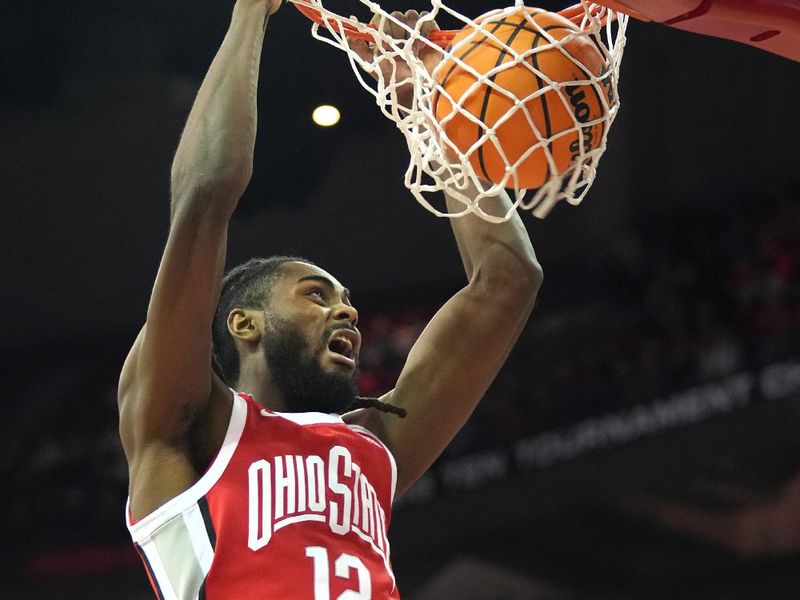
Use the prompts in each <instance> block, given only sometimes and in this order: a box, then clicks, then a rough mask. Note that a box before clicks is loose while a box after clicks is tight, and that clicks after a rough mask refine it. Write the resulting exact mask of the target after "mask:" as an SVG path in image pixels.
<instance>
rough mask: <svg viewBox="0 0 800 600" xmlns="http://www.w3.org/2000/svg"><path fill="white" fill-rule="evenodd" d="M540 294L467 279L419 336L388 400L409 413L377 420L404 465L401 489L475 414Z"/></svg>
mask: <svg viewBox="0 0 800 600" xmlns="http://www.w3.org/2000/svg"><path fill="white" fill-rule="evenodd" d="M535 291H536V290H535V289H533V290H531V288H529V287H525V286H519V287H515V285H514V284H511V285H510V286H505V287H504V288H501V287H498V286H493V285H485V284H484V285H481V284H478V285H473V284H470V286H468V287H466V288H464V289H463V290H461V291H460V292H459V293H458V294H456V295H455V296H454V297H453V298H451V299H450V301H449V302H448V303H447V304H445V305H444V306H443V307H442V308H441V309H440V310H439V312H438V313H437V314H436V316H434V318H433V319H432V320H431V322H430V323H429V324H428V326H427V327H426V328H425V330H424V331H423V333H422V334H421V335H420V337H419V339H418V340H417V342H416V344H415V345H414V347H413V348H412V350H411V352H410V353H409V356H408V360H407V362H406V365H405V367H404V368H403V371H402V373H401V375H400V378H399V379H398V381H397V385H396V387H395V389H394V390H393V391H392V392H391V393H390V396H389V397H387V398H386V400H387V401H390V402H392V403H393V404H395V405H398V406H401V407H403V408H405V409H406V410H407V412H408V416H407V417H406V418H405V419H397V418H393V417H392V416H391V415H389V416H381V417H380V418H381V421H382V423H381V430H382V437H383V438H384V439H385V441H386V443H387V445H388V446H389V448H390V449H391V450H392V452H393V453H394V455H395V458H396V459H397V462H398V468H399V470H400V473H399V475H400V479H399V482H398V491H402V490H403V489H404V488H405V487H407V486H408V485H410V484H411V483H412V482H413V481H414V480H416V479H417V478H418V477H419V476H420V475H421V474H422V473H423V472H424V471H425V470H426V469H427V468H428V467H429V466H430V465H431V464H432V463H433V461H434V460H435V459H436V458H437V457H438V456H439V455H440V454H441V452H442V451H443V450H444V448H445V447H446V446H447V444H448V443H449V442H450V441H451V440H452V439H453V437H454V436H455V434H456V433H457V432H458V430H459V429H460V428H461V427H462V426H463V425H464V423H465V422H466V420H467V419H468V418H469V416H470V415H471V414H472V411H473V410H474V409H475V406H476V405H477V403H478V401H479V400H480V399H481V398H482V397H483V395H484V394H485V393H486V390H487V389H488V387H489V385H490V384H491V382H492V381H493V380H494V378H495V376H496V375H497V373H498V371H499V370H500V368H501V366H502V365H503V362H504V361H505V359H506V357H507V356H508V354H509V352H510V351H511V348H512V347H513V345H514V343H515V341H516V340H517V338H518V336H519V333H520V331H521V330H522V327H523V326H524V325H525V321H526V320H527V318H528V315H529V314H530V310H531V308H532V307H533V302H534V300H535Z"/></svg>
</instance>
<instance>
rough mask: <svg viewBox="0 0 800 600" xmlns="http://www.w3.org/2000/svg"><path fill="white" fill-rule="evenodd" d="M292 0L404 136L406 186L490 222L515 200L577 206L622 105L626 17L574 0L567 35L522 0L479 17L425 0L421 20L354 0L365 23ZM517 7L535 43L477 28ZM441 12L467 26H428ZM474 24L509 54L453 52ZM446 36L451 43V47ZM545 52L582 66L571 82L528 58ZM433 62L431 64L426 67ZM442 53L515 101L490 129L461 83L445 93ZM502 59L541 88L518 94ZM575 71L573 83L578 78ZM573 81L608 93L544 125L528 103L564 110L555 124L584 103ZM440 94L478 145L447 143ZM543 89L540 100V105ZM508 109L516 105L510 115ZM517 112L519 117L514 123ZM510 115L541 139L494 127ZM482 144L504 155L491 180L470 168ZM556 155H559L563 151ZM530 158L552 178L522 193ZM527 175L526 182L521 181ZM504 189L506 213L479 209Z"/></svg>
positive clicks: (522, 205) (480, 87)
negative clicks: (592, 64) (520, 43)
mask: <svg viewBox="0 0 800 600" xmlns="http://www.w3.org/2000/svg"><path fill="white" fill-rule="evenodd" d="M290 1H291V2H292V3H293V4H295V6H296V8H297V9H298V10H299V11H300V12H301V13H302V14H304V15H305V16H306V17H308V18H309V19H310V20H312V21H313V24H312V35H313V36H314V37H315V38H316V39H318V40H320V41H323V42H325V43H328V44H330V45H332V46H335V47H337V48H339V49H340V50H343V51H344V52H346V54H347V55H348V59H349V61H350V64H351V67H352V68H353V71H354V73H355V75H356V78H357V80H358V81H359V83H360V84H361V85H362V87H364V88H365V89H366V90H367V91H368V92H369V93H370V94H372V95H373V96H374V97H375V99H376V104H377V105H378V106H379V108H380V110H381V111H382V113H383V114H384V115H385V116H386V117H387V118H389V119H391V120H392V121H393V122H394V123H395V124H396V126H397V127H398V129H399V130H400V131H401V132H402V133H403V135H404V137H405V139H406V142H407V145H408V149H409V152H410V161H409V165H408V168H407V170H406V173H405V184H406V187H407V188H408V189H409V190H410V191H411V193H412V195H413V196H414V197H415V199H416V200H417V201H418V202H419V203H420V204H421V205H422V206H423V207H425V208H426V209H427V210H429V211H430V212H432V213H433V214H435V215H437V216H441V217H458V216H463V215H465V214H469V213H474V214H476V215H478V216H479V217H481V218H484V219H486V220H488V221H493V222H499V221H505V220H507V219H509V218H510V217H511V216H512V215H513V212H514V210H516V209H517V208H519V209H522V210H528V211H531V212H532V213H533V214H534V215H535V216H537V217H544V216H546V215H547V213H548V212H549V211H550V210H551V209H552V207H553V206H554V205H555V204H556V203H558V202H559V201H561V200H566V201H567V202H568V203H570V204H579V203H580V202H581V201H582V200H583V198H584V197H585V196H586V194H587V192H588V190H589V188H590V187H591V185H592V183H593V181H594V179H595V177H596V170H597V165H598V162H599V160H600V157H601V156H602V154H603V152H604V151H605V148H606V139H607V135H608V130H609V127H610V125H611V123H612V122H613V120H614V118H615V117H616V114H617V111H618V108H619V99H618V95H617V93H616V92H617V89H618V85H617V83H618V77H619V66H620V61H621V58H622V52H623V49H624V45H625V28H626V24H627V16H626V15H624V14H620V13H616V12H614V11H612V10H609V9H608V8H606V7H604V6H600V5H598V4H594V3H590V2H588V0H582V1H581V3H580V4H576V5H575V6H572V7H570V8H568V9H565V10H564V11H561V13H560V15H561V16H560V17H558V16H557V15H556V17H557V18H560V19H562V22H565V20H568V21H569V22H570V23H567V25H569V26H570V29H571V30H570V31H569V32H567V34H566V35H551V34H549V33H547V31H546V30H545V29H543V28H542V26H541V25H540V24H538V23H537V22H536V21H535V20H534V18H533V17H532V15H534V14H540V13H543V12H545V11H541V10H539V9H528V8H526V7H525V6H524V5H523V4H522V0H515V1H516V4H515V5H514V6H511V7H508V8H504V9H498V10H495V11H492V12H491V13H488V14H487V15H483V16H482V17H480V18H479V19H475V20H472V19H470V18H468V17H466V16H464V15H462V14H460V13H458V12H457V11H455V10H454V9H453V8H450V7H448V6H446V5H445V4H443V0H431V10H430V12H429V13H427V14H425V13H423V15H424V16H420V17H419V18H416V14H415V15H414V17H413V18H408V14H407V15H406V17H407V18H406V20H403V16H398V15H400V13H396V12H395V13H389V12H388V11H387V10H384V9H382V8H381V7H380V6H379V5H378V4H376V3H375V2H372V1H371V0H357V1H358V2H360V3H361V4H363V5H365V6H366V7H367V8H369V9H370V11H371V12H372V13H373V15H374V17H373V19H372V22H371V23H370V24H365V23H363V22H360V21H359V20H357V19H356V18H355V17H349V18H348V17H343V16H341V15H338V14H336V13H333V12H331V11H330V10H329V9H327V8H326V7H324V6H323V4H322V1H323V0H290ZM354 1H355V0H354ZM520 14H524V15H525V17H524V18H525V19H527V20H528V23H526V24H525V25H524V26H525V27H526V28H536V29H538V30H539V31H540V32H541V35H540V37H539V38H537V39H539V40H540V41H539V42H536V43H534V47H532V48H528V50H524V49H523V50H520V49H519V48H516V49H514V48H511V47H510V46H508V45H506V41H505V39H500V38H499V37H498V36H495V35H493V34H491V33H490V32H489V31H488V30H487V29H484V28H483V25H482V23H489V22H497V21H498V20H506V19H508V18H516V19H519V18H520ZM547 14H552V13H547ZM439 18H442V19H456V20H457V21H459V22H460V23H463V24H464V28H463V29H462V30H451V31H439V30H434V31H430V27H431V25H435V21H434V19H439ZM565 27H566V26H563V27H561V29H562V31H566V29H565ZM470 28H471V29H472V30H473V31H475V32H479V34H477V35H476V36H472V41H471V42H467V43H472V44H473V45H474V44H481V43H483V41H489V40H490V41H489V44H490V46H493V47H500V48H503V47H505V48H506V49H507V50H508V52H507V53H508V54H509V55H513V60H512V61H506V62H504V61H499V62H498V64H497V65H495V66H494V67H492V68H488V70H487V69H486V68H483V67H482V68H481V69H480V70H479V71H476V70H475V67H474V66H473V65H471V64H468V63H469V61H465V60H462V58H461V57H460V56H459V53H458V52H456V46H457V45H458V44H459V43H461V42H464V38H465V36H464V35H463V32H464V31H465V30H470ZM390 32H391V33H392V35H390ZM459 32H462V35H461V36H460V41H459V39H456V41H455V42H454V38H456V34H458V33H459ZM393 36H394V37H393ZM398 37H402V39H398ZM466 37H467V38H470V36H466ZM365 42H366V43H365ZM451 44H453V48H449V47H448V46H450V45H451ZM570 44H579V45H580V44H583V45H584V46H590V47H592V48H596V52H595V54H597V55H598V56H599V57H601V58H600V59H598V60H600V61H601V62H602V69H600V68H599V67H597V68H595V69H594V72H592V71H591V70H590V69H587V68H586V67H585V66H584V65H583V64H582V63H581V60H580V59H579V58H576V57H575V56H573V55H572V54H571V51H570ZM540 51H541V52H549V53H551V54H552V53H555V54H556V55H557V56H561V58H560V59H558V60H560V62H561V64H562V65H566V66H565V67H564V68H568V69H572V70H573V72H574V73H576V74H577V75H576V76H570V81H569V82H567V81H562V80H558V79H557V78H556V79H553V78H551V77H550V76H549V75H548V74H547V73H543V72H540V71H538V70H537V67H536V64H537V61H536V60H531V58H532V57H534V58H535V55H536V53H537V52H540ZM423 54H424V55H425V56H423ZM460 54H464V53H463V52H461V53H460ZM431 56H433V57H434V58H435V59H436V60H435V61H433V62H431V61H426V57H428V58H430V57H431ZM436 62H438V66H433V65H435V64H436ZM445 62H448V63H450V65H451V66H452V65H456V66H457V68H458V69H459V70H460V71H461V72H463V73H464V74H465V76H467V77H468V78H470V77H471V78H472V80H473V81H472V85H471V87H470V89H471V90H472V92H475V93H477V92H479V93H480V94H483V95H484V96H485V97H486V98H489V97H490V96H489V95H491V97H495V96H496V97H497V98H501V99H502V98H507V99H508V101H509V102H510V103H511V105H513V106H512V108H510V109H508V112H507V113H506V114H502V110H505V109H502V110H501V114H500V115H499V116H497V115H496V116H495V117H494V119H495V120H494V121H492V123H493V124H492V125H488V126H487V125H486V123H484V122H483V117H482V116H481V114H478V115H477V116H475V115H473V114H470V112H469V110H470V107H469V106H465V104H467V103H468V102H466V101H465V100H464V98H465V97H467V96H469V93H464V94H460V92H459V94H460V95H459V97H453V94H454V93H455V92H454V91H453V89H449V90H448V89H447V86H446V85H444V84H443V83H442V82H441V81H440V80H439V79H438V75H439V71H438V69H439V67H442V65H443V64H444V63H445ZM545 62H547V61H545ZM529 63H530V64H529ZM531 64H532V65H534V66H531ZM570 64H574V65H575V68H572V67H570V66H569V65H570ZM509 67H510V68H514V69H522V71H525V70H526V69H527V71H525V72H530V74H529V75H527V76H528V77H531V76H532V75H533V76H535V77H536V80H537V81H539V86H538V87H539V89H532V90H529V91H528V92H525V93H524V94H522V95H518V96H515V93H518V92H514V91H512V89H511V88H509V89H506V88H505V87H504V86H506V85H508V81H509V80H508V79H507V78H505V75H506V74H503V73H502V71H503V70H504V69H506V68H509ZM364 73H368V74H369V75H370V76H372V78H374V79H375V81H374V82H373V81H372V80H371V78H370V77H366V78H365V77H364ZM573 77H576V79H577V80H580V81H577V80H576V81H574V82H573V81H572V78H573ZM504 78H505V79H504ZM575 86H590V87H587V88H585V90H587V93H588V91H589V90H592V89H595V88H596V89H598V90H599V89H603V90H605V92H604V93H603V94H599V95H598V94H597V93H594V96H595V97H598V98H600V96H602V102H601V105H602V106H601V110H600V109H598V110H600V113H595V114H594V115H593V116H591V115H590V116H589V118H588V119H578V118H577V116H571V117H569V118H568V119H567V122H566V125H565V124H564V123H562V126H565V127H567V129H566V130H564V129H563V127H562V129H558V130H553V131H551V129H550V127H549V125H548V126H547V127H544V126H543V125H542V123H541V122H539V121H537V118H538V117H537V116H536V114H533V113H534V112H535V111H533V110H532V108H534V107H535V105H540V104H544V106H545V108H547V107H548V106H549V107H550V110H554V111H555V112H556V113H557V114H558V113H560V114H561V115H562V117H561V120H562V121H563V120H564V118H566V117H564V115H568V114H572V113H575V115H577V114H578V112H579V111H577V110H573V111H571V105H570V103H571V102H572V103H573V108H574V102H575V101H576V100H575V97H576V94H574V93H573V94H572V95H570V94H569V91H568V90H569V89H570V88H575ZM577 89H580V88H577ZM476 90H477V92H476ZM440 98H441V99H443V102H444V103H445V104H446V105H448V106H452V107H453V109H454V112H456V113H458V118H461V119H462V120H463V119H466V121H465V123H467V126H468V127H475V128H476V130H477V131H480V132H481V133H480V135H479V136H478V138H477V140H476V141H475V143H474V144H473V143H471V142H470V143H468V144H467V145H466V146H465V145H463V144H462V145H461V146H459V145H458V144H457V143H454V141H453V139H452V134H453V131H452V130H451V129H449V128H448V125H447V123H448V122H449V121H452V120H453V119H454V117H453V116H452V115H449V116H447V117H446V118H444V119H442V115H441V114H437V108H436V107H437V102H438V101H439V99H440ZM544 98H547V101H546V102H545V101H544V100H543V99H544ZM401 99H402V101H401ZM512 110H515V111H517V113H518V114H517V115H516V116H514V115H512V114H511V113H512ZM520 115H523V116H520ZM520 118H522V119H523V120H522V121H519V119H520ZM570 119H571V124H570ZM505 122H508V123H509V125H508V127H510V128H511V130H512V131H516V129H518V128H519V124H520V123H523V124H524V123H528V124H529V127H528V128H529V129H530V130H531V131H532V132H533V133H535V136H536V139H531V140H530V143H529V144H528V141H527V138H525V139H523V140H522V142H520V141H519V140H516V139H510V138H508V135H509V134H508V132H506V133H505V134H502V132H500V134H502V135H498V132H499V130H500V129H501V128H502V124H503V123H505ZM543 132H544V133H543ZM503 136H505V138H504V137H503ZM590 142H591V143H590ZM508 143H511V146H517V147H518V146H519V144H520V143H523V147H527V148H528V149H527V150H525V151H524V152H522V154H520V153H519V152H511V151H509V148H507V147H506V145H507V144H508ZM470 144H471V145H470ZM524 144H528V146H524ZM565 145H569V146H570V153H571V154H572V157H571V158H569V156H567V160H569V161H570V163H569V164H567V163H566V162H565V159H564V158H563V157H562V158H561V159H557V156H556V154H554V152H558V147H562V148H564V147H565ZM467 146H469V147H467ZM573 146H574V149H573ZM479 148H483V149H487V148H489V149H493V151H494V154H495V160H496V161H497V160H499V161H501V163H500V166H499V168H500V170H499V171H498V170H497V169H495V171H494V173H495V176H494V177H492V179H493V181H491V182H488V181H486V180H484V179H481V178H480V177H479V176H478V173H482V174H485V171H481V170H480V169H477V168H476V167H475V166H474V165H473V164H472V163H471V161H472V160H473V155H477V154H478V149H479ZM512 150H513V148H512ZM561 153H562V154H563V150H562V151H561ZM542 157H543V159H542ZM530 160H533V161H535V162H536V161H538V162H539V163H541V160H545V161H546V164H547V165H548V167H547V175H546V177H545V180H544V182H543V183H541V184H539V183H536V184H535V185H537V186H538V187H537V188H536V189H532V190H526V189H523V188H522V186H521V185H520V184H519V181H520V179H519V178H518V174H519V173H520V171H519V170H520V169H523V168H525V165H526V161H530ZM503 164H504V165H505V166H504V167H503V166H502V165H503ZM522 181H526V180H525V179H524V178H523V179H522ZM527 181H531V180H527ZM538 181H541V180H538ZM531 183H533V181H531ZM503 188H507V189H509V191H511V192H513V194H512V196H513V198H514V203H513V207H512V209H511V210H509V212H508V213H507V214H506V215H504V216H502V217H495V216H491V215H489V214H487V213H486V212H484V210H483V209H482V207H481V202H482V200H484V199H485V198H487V197H490V196H494V195H496V194H497V193H498V192H500V191H501V190H502V189H503ZM442 190H445V191H446V192H447V193H448V195H450V196H451V197H453V198H455V199H456V200H458V201H460V202H461V203H462V204H463V208H462V209H461V210H459V211H454V212H447V211H446V210H445V209H444V208H442V210H439V209H438V208H436V205H435V204H436V202H434V199H433V196H432V194H436V199H437V201H438V202H439V203H440V202H441V198H440V195H439V194H438V193H437V192H441V191H442ZM475 190H477V194H476V193H475Z"/></svg>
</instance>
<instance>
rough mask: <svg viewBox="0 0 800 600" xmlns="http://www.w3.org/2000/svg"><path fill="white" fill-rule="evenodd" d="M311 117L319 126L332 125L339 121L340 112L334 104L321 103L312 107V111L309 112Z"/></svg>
mask: <svg viewBox="0 0 800 600" xmlns="http://www.w3.org/2000/svg"><path fill="white" fill-rule="evenodd" d="M311 118H312V119H313V120H314V123H316V124H317V125H319V126H320V127H333V126H334V125H336V124H337V123H338V122H339V119H340V118H341V113H340V112H339V109H338V108H336V107H335V106H331V105H330V104H322V105H320V106H318V107H317V108H315V109H314V112H313V113H311Z"/></svg>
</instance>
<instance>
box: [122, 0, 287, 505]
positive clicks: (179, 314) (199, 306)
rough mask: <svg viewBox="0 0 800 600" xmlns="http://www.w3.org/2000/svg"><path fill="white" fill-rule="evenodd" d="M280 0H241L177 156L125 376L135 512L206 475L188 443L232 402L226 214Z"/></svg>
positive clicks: (239, 189) (241, 178)
mask: <svg viewBox="0 0 800 600" xmlns="http://www.w3.org/2000/svg"><path fill="white" fill-rule="evenodd" d="M278 6H279V2H278V1H277V0H238V1H237V3H236V5H235V7H234V10H233V16H232V19H231V23H230V28H229V30H228V32H227V34H226V37H225V40H224V41H223V43H222V46H221V47H220V49H219V51H218V53H217V55H216V57H215V58H214V61H213V63H212V65H211V67H210V69H209V71H208V74H207V75H206V77H205V80H204V81H203V83H202V86H201V87H200V91H199V93H198V95H197V99H196V101H195V104H194V106H193V108H192V111H191V114H190V116H189V119H188V121H187V123H186V127H185V129H184V132H183V135H182V137H181V141H180V144H179V146H178V151H177V153H176V156H175V160H174V163H173V167H172V177H171V194H172V204H171V218H170V231H169V237H168V239H167V244H166V248H165V250H164V254H163V257H162V260H161V265H160V267H159V271H158V275H157V277H156V282H155V285H154V287H153V292H152V296H151V298H150V304H149V307H148V310H147V321H146V324H145V326H144V328H143V329H142V331H141V333H140V334H139V336H138V337H137V339H136V341H135V342H134V345H133V348H132V349H131V352H130V354H129V355H128V358H127V360H126V362H125V365H124V367H123V370H122V374H121V377H120V385H119V403H120V434H121V437H122V442H123V446H124V448H125V452H126V455H127V457H128V461H129V466H130V475H131V488H130V496H131V505H132V510H133V513H134V517H135V518H136V517H140V516H143V515H144V514H147V513H148V512H150V510H152V509H153V508H155V507H157V506H159V505H160V504H161V503H163V502H164V501H166V500H168V499H170V498H172V497H173V496H175V495H176V494H177V493H180V492H181V491H183V490H184V489H186V488H187V487H188V486H189V485H191V484H192V483H193V482H194V480H195V479H196V476H197V474H196V472H195V471H196V469H195V467H196V466H197V465H193V464H192V461H191V460H190V457H189V456H188V450H187V448H188V440H187V437H188V432H189V430H190V427H191V425H192V422H193V419H194V417H195V416H196V415H198V414H201V413H202V414H203V415H204V416H205V417H206V418H205V419H203V422H205V423H209V425H208V428H209V429H210V430H208V431H201V432H199V436H200V439H201V444H205V445H207V446H211V447H213V446H214V445H216V446H217V448H218V447H219V445H221V442H222V436H223V435H224V429H223V430H219V428H215V426H214V423H219V422H222V421H224V418H213V416H212V418H208V417H209V412H213V411H217V412H220V411H221V412H224V411H225V410H227V411H228V412H229V411H230V406H229V404H228V405H225V400H224V398H225V395H226V390H225V386H224V385H223V384H222V383H221V382H220V381H219V380H218V379H217V378H216V377H215V376H214V374H213V372H212V368H211V353H212V339H211V324H212V320H213V317H214V312H215V310H216V306H217V302H218V300H219V293H220V285H221V280H222V275H223V270H224V266H225V252H226V242H227V228H228V221H229V219H230V216H231V214H232V212H233V210H234V209H235V207H236V204H237V202H238V201H239V198H240V197H241V195H242V193H243V192H244V190H245V188H246V186H247V184H248V182H249V180H250V176H251V172H252V162H253V146H254V143H255V135H256V88H257V83H258V72H259V64H260V57H261V49H262V44H263V40H264V31H265V27H266V22H267V19H268V16H269V15H270V14H271V13H273V12H274V11H275V10H276V9H277V7H278ZM228 402H229V400H228ZM218 406H221V408H218ZM212 449H213V448H212Z"/></svg>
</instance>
